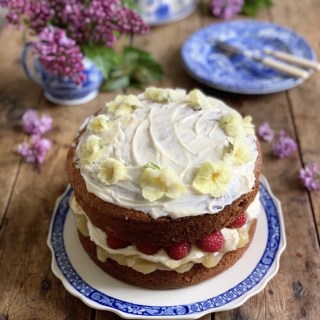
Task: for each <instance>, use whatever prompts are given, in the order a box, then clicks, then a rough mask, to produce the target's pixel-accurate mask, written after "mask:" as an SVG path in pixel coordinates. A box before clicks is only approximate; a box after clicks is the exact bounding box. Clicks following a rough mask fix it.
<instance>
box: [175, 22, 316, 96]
mask: <svg viewBox="0 0 320 320" xmlns="http://www.w3.org/2000/svg"><path fill="white" fill-rule="evenodd" d="M217 40H220V41H225V42H228V43H230V44H233V45H235V46H237V47H239V48H241V49H249V50H261V49H264V48H268V49H272V50H279V51H284V52H288V53H291V54H294V55H297V56H300V57H305V58H308V59H312V60H316V55H315V53H314V51H313V49H312V48H311V46H310V44H309V43H308V42H307V41H306V39H304V38H303V37H302V36H300V35H298V34H297V33H295V32H294V31H292V30H290V29H288V28H285V27H282V26H280V25H277V24H274V23H269V22H261V21H254V20H239V21H228V22H222V23H215V24H212V25H209V26H207V27H205V28H203V29H200V30H199V31H197V32H195V33H193V34H192V35H191V36H190V37H189V38H188V39H187V40H186V41H185V43H184V44H183V46H182V48H181V56H182V61H183V63H184V66H185V68H186V70H187V72H188V73H189V74H190V75H191V76H192V77H194V78H195V79H197V80H198V81H200V82H202V83H204V84H206V85H208V86H210V87H213V88H216V89H219V90H223V91H228V92H234V93H242V94H266V93H274V92H279V91H283V90H287V89H290V88H293V87H295V86H297V85H299V84H301V83H302V82H303V81H304V79H301V78H295V77H291V76H287V75H284V74H282V73H280V72H278V71H275V70H271V69H270V68H268V67H266V66H264V65H262V64H261V63H259V62H256V61H253V60H252V59H249V58H246V57H244V56H242V55H227V54H226V53H224V52H221V51H220V50H219V49H218V48H216V47H215V45H214V43H215V41H217ZM309 73H310V74H311V73H312V70H309Z"/></svg>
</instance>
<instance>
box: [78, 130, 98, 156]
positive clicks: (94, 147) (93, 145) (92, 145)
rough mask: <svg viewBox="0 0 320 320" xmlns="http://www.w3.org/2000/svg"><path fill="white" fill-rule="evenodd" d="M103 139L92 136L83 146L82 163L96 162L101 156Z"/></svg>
mask: <svg viewBox="0 0 320 320" xmlns="http://www.w3.org/2000/svg"><path fill="white" fill-rule="evenodd" d="M100 150H101V138H99V137H98V136H96V135H92V136H90V137H89V138H88V139H87V141H86V142H84V143H83V144H82V146H81V154H80V160H81V161H90V162H91V161H95V160H97V159H98V158H99V156H100V153H101V152H100Z"/></svg>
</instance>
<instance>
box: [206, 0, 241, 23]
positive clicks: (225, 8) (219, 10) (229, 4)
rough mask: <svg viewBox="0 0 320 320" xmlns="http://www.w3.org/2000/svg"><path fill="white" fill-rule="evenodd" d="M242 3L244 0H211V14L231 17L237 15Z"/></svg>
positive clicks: (226, 17) (224, 17) (219, 16)
mask: <svg viewBox="0 0 320 320" xmlns="http://www.w3.org/2000/svg"><path fill="white" fill-rule="evenodd" d="M243 4H244V0H212V1H211V10H212V14H213V15H214V16H216V17H218V18H222V19H231V18H233V17H234V16H235V15H237V14H238V13H239V12H240V11H241V9H242V7H243Z"/></svg>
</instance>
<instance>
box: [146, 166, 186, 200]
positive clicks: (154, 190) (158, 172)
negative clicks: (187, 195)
mask: <svg viewBox="0 0 320 320" xmlns="http://www.w3.org/2000/svg"><path fill="white" fill-rule="evenodd" d="M140 185H141V187H142V195H143V197H144V198H145V199H147V200H149V201H150V202H153V201H156V200H158V199H160V198H162V197H163V196H167V197H169V198H172V199H177V198H179V197H180V196H181V195H182V194H183V193H184V192H185V190H186V189H185V187H184V186H183V184H182V183H181V182H180V180H179V177H178V176H177V174H176V173H175V171H174V170H173V169H171V168H163V169H156V168H154V169H153V167H151V166H148V167H147V168H146V169H145V170H144V171H143V172H142V174H141V176H140Z"/></svg>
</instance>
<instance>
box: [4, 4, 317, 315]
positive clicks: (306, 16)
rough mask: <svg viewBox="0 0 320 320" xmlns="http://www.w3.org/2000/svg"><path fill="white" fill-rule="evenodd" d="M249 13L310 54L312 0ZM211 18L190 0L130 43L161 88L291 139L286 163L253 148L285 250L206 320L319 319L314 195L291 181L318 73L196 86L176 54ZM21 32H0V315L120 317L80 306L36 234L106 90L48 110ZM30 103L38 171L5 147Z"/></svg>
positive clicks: (313, 130) (305, 158)
mask: <svg viewBox="0 0 320 320" xmlns="http://www.w3.org/2000/svg"><path fill="white" fill-rule="evenodd" d="M273 2H274V5H273V7H272V8H271V9H268V10H266V11H261V12H260V13H259V16H258V17H257V19H261V20H267V21H272V22H276V23H279V24H282V25H285V26H288V27H290V28H293V29H294V30H296V31H297V32H298V33H300V34H301V35H303V36H304V37H305V38H306V39H307V40H308V41H309V42H310V43H311V44H312V46H313V47H314V49H315V50H316V51H317V53H318V56H320V37H319V26H320V23H319V17H320V2H319V0H305V1H292V0H279V1H273ZM216 21H218V20H217V19H215V18H213V17H212V16H211V14H210V11H209V9H208V1H201V2H200V1H199V2H198V7H197V9H196V10H195V12H194V13H193V14H192V15H191V16H189V17H187V18H185V19H183V20H182V21H179V22H175V23H172V24H169V25H164V26H161V27H156V28H152V29H151V32H150V34H149V35H147V36H144V37H141V38H135V39H134V44H135V45H137V46H139V47H141V48H143V49H146V50H149V51H150V52H152V53H153V54H154V56H155V57H156V58H157V60H158V61H159V62H160V63H161V64H162V66H163V67H164V69H165V71H166V73H167V76H168V79H167V80H166V81H164V82H163V83H161V84H160V85H161V86H169V87H184V88H186V89H191V88H194V87H198V88H200V89H202V90H203V91H205V92H206V93H208V94H211V95H214V96H218V97H219V98H222V99H224V100H225V101H226V102H227V103H229V104H230V105H231V106H233V107H235V108H237V109H238V110H239V111H240V112H241V113H242V114H244V115H247V114H249V115H252V117H253V119H254V122H255V123H256V125H259V124H261V123H262V122H264V121H268V122H269V123H270V124H271V125H272V127H273V128H274V129H275V130H277V131H278V130H279V129H284V130H285V131H286V132H288V133H289V134H290V135H291V136H293V137H294V138H295V139H296V140H297V141H298V145H299V149H298V152H296V153H295V154H293V155H292V156H291V157H290V158H288V159H283V160H278V159H276V158H274V157H273V156H272V155H271V145H270V144H267V143H263V144H262V148H263V156H264V167H263V173H264V175H265V176H266V177H267V179H268V180H269V183H270V185H271V187H272V189H273V191H274V193H275V194H276V195H277V197H278V198H279V199H280V200H281V203H282V208H283V214H284V219H285V227H286V235H287V249H286V251H285V252H284V254H283V256H282V258H281V266H280V270H279V273H278V274H277V275H276V277H275V278H273V279H272V280H271V281H270V282H269V283H268V285H267V286H266V288H265V289H264V290H263V291H262V292H261V293H259V294H257V295H255V296H254V297H252V298H251V299H249V300H248V301H247V302H246V303H245V304H244V305H243V306H241V307H239V308H237V309H235V310H231V311H228V312H221V313H216V314H211V315H207V316H204V317H203V318H202V320H209V319H216V320H218V319H314V320H316V319H320V293H319V287H320V279H319V278H320V255H319V227H320V193H319V192H318V193H315V192H313V193H309V192H307V191H306V190H305V189H304V188H303V187H302V186H301V184H300V183H299V181H298V178H297V177H298V172H299V169H300V168H301V167H302V166H303V165H305V164H309V163H312V162H317V163H318V164H319V165H320V138H319V134H320V74H319V72H318V73H316V74H314V75H313V76H312V77H311V78H310V79H308V80H307V81H306V82H305V83H303V84H302V85H300V86H299V87H296V88H294V89H291V90H289V91H286V92H281V93H277V94H271V95H264V96H241V95H234V94H228V93H222V92H219V91H215V90H213V89H210V88H208V87H205V86H202V85H200V84H199V83H197V82H196V81H195V80H193V79H192V78H190V77H189V76H188V75H187V74H186V72H185V71H184V69H183V67H182V65H181V61H180V56H179V50H180V47H181V45H182V43H183V42H184V40H185V39H186V38H187V37H188V36H189V35H190V34H191V33H192V32H194V31H196V30H198V29H199V28H201V27H203V26H204V25H207V24H211V23H214V22H216ZM22 45H23V42H22V37H21V33H19V32H17V31H14V30H9V29H2V30H1V32H0V48H1V49H0V61H1V66H0V123H1V130H0V141H1V143H0V154H1V157H0V319H1V320H5V319H6V320H9V319H10V320H12V319H69V320H71V319H76V320H78V319H88V320H89V319H91V320H93V319H96V320H102V319H108V320H111V319H112V320H115V319H120V318H119V317H118V316H116V315H114V314H112V313H109V312H102V311H96V310H93V309H91V308H89V307H87V306H86V305H85V304H84V303H82V302H81V301H80V300H79V299H77V298H75V297H73V296H72V295H70V294H69V293H68V292H67V291H66V290H65V289H64V288H63V286H62V284H61V282H60V281H59V280H58V279H57V278H56V277H55V276H54V275H53V274H52V272H51V253H50V251H49V249H48V247H47V245H46V238H47V233H48V228H49V223H50V219H51V215H52V210H53V207H54V204H55V201H56V198H57V197H58V196H59V195H60V194H61V193H62V192H63V191H64V189H65V188H66V185H67V179H66V173H65V157H66V152H67V149H68V145H69V144H70V142H71V141H72V137H73V135H74V133H75V131H76V129H77V128H78V126H79V125H80V123H81V122H82V121H83V119H84V118H85V117H86V116H88V115H90V114H91V113H93V112H95V111H96V110H98V109H99V108H101V107H102V106H103V105H104V103H105V102H106V101H107V100H109V99H111V98H112V97H114V96H115V94H116V93H107V94H100V95H99V96H98V98H96V99H95V100H94V101H92V102H90V103H88V104H85V105H81V106H74V107H64V106H57V105H53V104H51V103H49V102H48V101H46V100H45V99H44V97H43V94H42V91H41V89H40V88H39V87H38V86H37V85H36V84H34V83H32V82H31V81H29V80H28V79H27V78H26V76H25V75H24V73H23V71H22V68H21V66H20V65H19V61H18V59H19V55H20V53H21V49H22ZM30 107H32V108H35V109H37V110H38V111H39V112H40V113H47V114H49V115H50V116H51V117H53V119H54V126H53V129H52V131H51V132H50V133H49V134H48V135H47V136H48V138H50V139H51V140H52V141H53V147H52V150H51V151H50V153H49V155H48V158H47V161H46V162H45V164H44V165H43V166H42V167H41V173H39V172H37V171H35V170H33V167H32V165H30V164H27V163H25V162H23V161H22V160H21V159H20V158H19V157H18V156H17V155H16V154H15V153H14V150H15V148H16V146H17V145H18V144H19V143H21V142H22V141H24V139H26V136H25V134H24V133H23V132H22V130H21V127H20V122H19V121H20V118H21V115H22V114H23V112H24V111H25V110H26V109H27V108H30Z"/></svg>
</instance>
